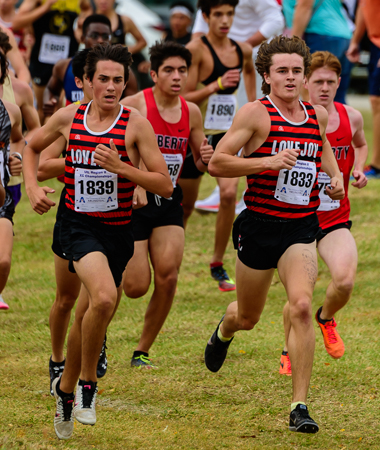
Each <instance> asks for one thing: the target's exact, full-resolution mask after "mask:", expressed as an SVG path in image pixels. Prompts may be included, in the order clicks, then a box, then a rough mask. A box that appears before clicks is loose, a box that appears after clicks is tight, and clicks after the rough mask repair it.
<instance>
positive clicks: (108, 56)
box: [85, 42, 132, 83]
mask: <svg viewBox="0 0 380 450" xmlns="http://www.w3.org/2000/svg"><path fill="white" fill-rule="evenodd" d="M99 61H114V62H117V63H119V64H121V65H122V66H123V67H124V83H126V82H127V81H128V80H129V67H130V65H131V64H132V54H131V53H130V52H129V51H128V48H127V47H124V46H123V45H121V44H116V45H110V44H109V43H108V42H103V43H102V44H97V45H95V47H94V48H92V49H91V50H90V51H89V52H88V54H87V58H86V67H85V73H86V75H87V77H88V79H89V80H90V81H92V80H93V78H94V75H95V72H96V65H97V64H98V62H99Z"/></svg>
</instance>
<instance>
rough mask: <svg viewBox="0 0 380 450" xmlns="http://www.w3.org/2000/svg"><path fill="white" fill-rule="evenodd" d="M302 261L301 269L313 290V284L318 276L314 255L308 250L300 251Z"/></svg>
mask: <svg viewBox="0 0 380 450" xmlns="http://www.w3.org/2000/svg"><path fill="white" fill-rule="evenodd" d="M302 260H303V267H304V269H305V271H306V273H307V275H308V278H309V283H310V285H311V287H312V288H313V289H314V286H315V282H316V281H317V276H318V264H317V260H316V258H315V254H314V253H313V252H311V251H310V250H307V249H305V250H303V251H302Z"/></svg>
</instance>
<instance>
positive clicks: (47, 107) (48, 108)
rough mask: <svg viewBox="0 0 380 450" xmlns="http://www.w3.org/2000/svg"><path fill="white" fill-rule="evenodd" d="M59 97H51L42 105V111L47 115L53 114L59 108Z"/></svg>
mask: <svg viewBox="0 0 380 450" xmlns="http://www.w3.org/2000/svg"><path fill="white" fill-rule="evenodd" d="M57 103H58V102H57V99H56V98H54V97H53V98H51V99H50V100H49V101H48V102H45V103H44V104H43V106H42V111H43V112H44V115H45V116H52V115H53V114H54V113H55V111H56V109H57Z"/></svg>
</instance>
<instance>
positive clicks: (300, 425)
mask: <svg viewBox="0 0 380 450" xmlns="http://www.w3.org/2000/svg"><path fill="white" fill-rule="evenodd" d="M289 430H290V431H297V432H298V433H316V432H317V431H318V430H319V426H318V425H317V424H316V423H315V422H314V420H313V419H312V418H311V417H310V416H309V412H308V410H307V406H306V405H297V407H296V408H295V409H293V411H292V412H291V413H290V419H289Z"/></svg>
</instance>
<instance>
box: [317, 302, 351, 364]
mask: <svg viewBox="0 0 380 450" xmlns="http://www.w3.org/2000/svg"><path fill="white" fill-rule="evenodd" d="M321 310H322V307H320V308H319V309H318V311H317V313H316V315H315V319H316V321H317V324H318V325H319V328H320V329H321V332H322V335H323V341H324V343H325V348H326V351H327V353H328V354H329V355H330V356H332V357H333V358H335V359H339V358H341V357H342V356H343V355H344V343H343V340H342V338H341V337H340V336H339V333H338V331H337V329H336V322H335V320H334V317H333V318H332V319H331V320H328V321H326V322H325V323H321V322H320V321H319V314H320V312H321Z"/></svg>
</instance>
